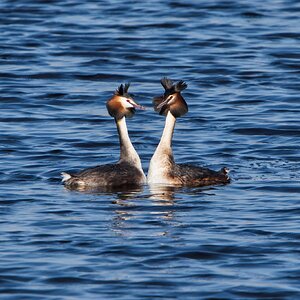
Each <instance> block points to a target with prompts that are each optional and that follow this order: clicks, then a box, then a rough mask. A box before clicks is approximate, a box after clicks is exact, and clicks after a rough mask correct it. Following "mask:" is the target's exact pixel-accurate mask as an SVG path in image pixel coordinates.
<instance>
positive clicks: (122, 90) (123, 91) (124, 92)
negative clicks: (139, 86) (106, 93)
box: [115, 83, 130, 97]
mask: <svg viewBox="0 0 300 300" xmlns="http://www.w3.org/2000/svg"><path fill="white" fill-rule="evenodd" d="M129 87H130V83H125V84H124V85H123V84H121V85H120V86H119V87H118V88H117V89H116V91H115V95H118V96H125V97H126V96H128V89H129Z"/></svg>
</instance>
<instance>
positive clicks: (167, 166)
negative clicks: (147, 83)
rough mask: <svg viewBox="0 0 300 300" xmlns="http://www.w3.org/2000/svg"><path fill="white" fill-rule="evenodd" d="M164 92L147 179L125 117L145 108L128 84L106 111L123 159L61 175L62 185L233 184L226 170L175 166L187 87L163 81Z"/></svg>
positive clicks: (157, 102)
mask: <svg viewBox="0 0 300 300" xmlns="http://www.w3.org/2000/svg"><path fill="white" fill-rule="evenodd" d="M161 84H162V86H163V87H164V89H165V92H164V94H163V95H161V96H159V97H155V98H154V100H153V105H154V110H155V111H157V112H158V113H159V114H160V115H164V116H166V122H165V127H164V130H163V134H162V137H161V139H160V142H159V144H158V146H157V148H156V150H155V152H154V154H153V156H152V158H151V161H150V165H149V171H148V176H147V179H146V176H145V174H144V172H143V169H142V164H141V160H140V157H139V155H138V154H137V152H136V150H135V149H134V147H133V145H132V143H131V141H130V138H129V135H128V131H127V126H126V117H131V116H132V115H133V114H134V113H135V109H143V107H142V106H140V105H138V104H137V103H136V102H135V101H134V100H133V98H132V97H131V96H130V95H129V94H128V88H129V84H125V85H123V84H121V85H120V86H119V87H118V89H117V90H116V91H115V93H114V95H113V96H112V98H111V99H109V100H108V101H107V103H106V107H107V110H108V112H109V114H110V116H112V117H113V118H114V119H115V122H116V126H117V129H118V134H119V141H120V159H119V161H118V162H117V163H116V164H106V165H100V166H96V167H93V168H88V169H85V170H83V171H81V172H79V173H77V174H69V173H66V172H62V176H63V179H62V181H63V183H64V185H65V186H66V187H68V188H71V189H92V188H95V189H96V188H103V187H108V188H118V187H126V186H128V187H135V186H141V185H143V184H145V183H146V181H148V183H149V184H163V185H172V186H191V187H195V186H207V185H212V184H226V183H228V182H229V181H230V179H229V177H228V170H227V169H226V168H223V169H221V170H220V171H213V170H210V169H207V168H202V167H198V166H193V165H188V164H176V163H175V161H174V157H173V153H172V137H173V132H174V127H175V122H176V118H178V117H181V116H182V115H184V114H185V113H187V112H188V106H187V103H186V102H185V100H184V98H183V97H182V95H181V92H182V91H183V90H184V89H186V88H187V84H186V83H185V82H184V81H179V82H177V83H173V81H172V80H170V79H168V78H162V79H161Z"/></svg>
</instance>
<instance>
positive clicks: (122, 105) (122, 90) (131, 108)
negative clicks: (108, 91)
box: [106, 83, 144, 119]
mask: <svg viewBox="0 0 300 300" xmlns="http://www.w3.org/2000/svg"><path fill="white" fill-rule="evenodd" d="M129 86H130V83H126V84H124V85H123V84H121V85H120V86H119V87H118V88H117V89H116V91H115V93H114V95H113V96H112V98H111V99H109V100H108V101H107V102H106V108H107V111H108V113H109V114H110V115H111V116H112V117H114V118H116V119H122V118H123V117H127V118H130V117H132V116H133V115H134V113H135V109H136V108H138V109H144V107H143V106H141V105H139V104H137V103H136V102H135V101H134V100H133V98H132V96H131V95H129V94H128V89H129Z"/></svg>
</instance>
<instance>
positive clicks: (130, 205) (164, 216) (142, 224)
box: [112, 185, 178, 236]
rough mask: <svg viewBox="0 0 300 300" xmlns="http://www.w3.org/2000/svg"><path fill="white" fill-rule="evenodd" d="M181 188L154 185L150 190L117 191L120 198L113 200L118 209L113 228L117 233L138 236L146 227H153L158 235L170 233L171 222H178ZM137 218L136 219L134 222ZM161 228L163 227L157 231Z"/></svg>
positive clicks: (153, 232)
mask: <svg viewBox="0 0 300 300" xmlns="http://www.w3.org/2000/svg"><path fill="white" fill-rule="evenodd" d="M177 189H178V188H175V187H172V186H165V185H153V186H151V187H150V186H149V193H147V192H148V190H145V192H144V193H140V194H138V193H135V192H132V191H130V192H129V193H128V192H127V193H118V194H115V196H117V197H116V199H115V200H114V201H113V203H114V204H116V205H117V207H116V209H115V211H114V212H115V216H114V218H113V224H112V229H113V230H114V231H115V232H116V233H117V234H120V235H125V236H128V235H137V234H139V232H140V231H139V229H142V231H143V232H144V233H145V230H147V231H148V230H150V231H151V233H152V234H155V235H158V236H167V235H169V233H170V221H171V222H172V223H173V222H177V220H176V217H175V211H176V210H175V208H174V204H175V198H176V190H177ZM133 220H134V222H131V221H133ZM133 224H134V227H132V226H133ZM137 224H139V226H138V228H137V227H136V226H137ZM157 226H158V227H157ZM171 227H172V226H171ZM151 228H152V229H154V230H152V229H151ZM159 228H160V229H161V230H157V229H159ZM144 233H143V234H144Z"/></svg>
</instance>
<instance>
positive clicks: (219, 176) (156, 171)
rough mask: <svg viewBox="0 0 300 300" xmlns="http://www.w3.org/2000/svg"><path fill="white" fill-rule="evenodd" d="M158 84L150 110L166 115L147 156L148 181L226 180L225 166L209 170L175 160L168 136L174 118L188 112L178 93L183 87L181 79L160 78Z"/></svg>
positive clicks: (196, 183) (201, 182) (196, 182)
mask: <svg viewBox="0 0 300 300" xmlns="http://www.w3.org/2000/svg"><path fill="white" fill-rule="evenodd" d="M161 84H162V86H163V87H164V89H165V93H164V95H162V96H159V97H155V98H154V100H153V104H154V110H155V111H157V112H159V114H160V115H164V116H166V123H165V127H164V130H163V134H162V137H161V139H160V142H159V144H158V146H157V148H156V150H155V152H154V154H153V156H152V158H151V161H150V166H149V171H148V183H149V184H167V185H176V186H206V185H212V184H225V183H229V181H230V179H229V177H228V170H227V169H226V168H223V169H221V170H220V171H213V170H210V169H207V168H202V167H198V166H193V165H189V164H176V163H175V161H174V157H173V153H172V137H173V132H174V127H175V122H176V118H178V117H181V116H183V115H184V114H185V113H187V112H188V106H187V103H186V102H185V100H184V99H183V97H182V95H181V93H180V92H181V91H183V90H184V89H185V88H187V84H186V83H185V82H184V81H179V82H177V83H175V84H173V82H172V81H171V80H170V79H168V78H163V79H162V80H161Z"/></svg>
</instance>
